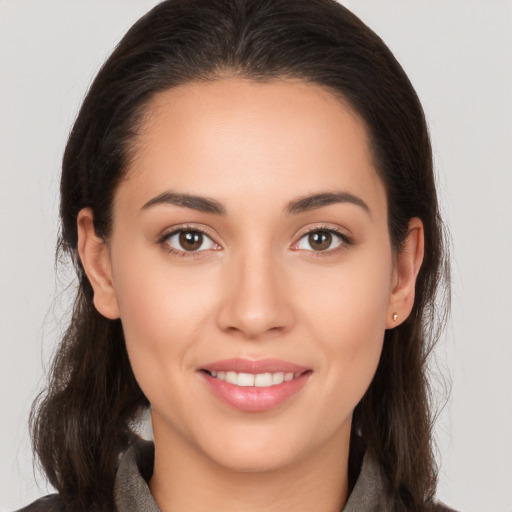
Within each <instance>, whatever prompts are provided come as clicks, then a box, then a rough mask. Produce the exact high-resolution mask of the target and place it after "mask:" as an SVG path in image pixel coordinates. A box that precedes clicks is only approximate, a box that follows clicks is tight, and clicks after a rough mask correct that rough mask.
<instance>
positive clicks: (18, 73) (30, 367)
mask: <svg viewBox="0 0 512 512" xmlns="http://www.w3.org/2000/svg"><path fill="white" fill-rule="evenodd" d="M156 3H157V2H156V1H155V0H151V1H150V0H88V1H87V2H86V1H85V0H82V1H78V0H45V1H44V2H42V1H41V0H0V240H1V242H0V326H1V330H0V351H1V352H0V407H1V414H2V416H1V423H0V424H1V434H2V435H1V436H0V510H12V509H15V508H17V507H20V506H21V505H23V504H26V503H28V502H29V501H30V500H32V499H35V498H36V497H38V496H40V495H42V494H44V493H45V492H46V491H47V489H46V487H45V485H44V480H43V479H42V478H39V482H40V485H39V486H38V485H36V483H35V479H34V473H33V471H32V456H31V453H30V443H29V439H28V434H27V418H28V413H29V408H30V404H31V401H32V399H33V398H34V396H35V394H36V392H37V390H38V389H39V388H40V386H41V385H42V382H43V380H42V379H43V373H44V367H45V365H47V361H48V358H49V355H50V354H51V352H52V349H53V347H54V343H55V340H56V339H57V338H58V335H59V332H60V331H61V329H62V327H63V325H64V324H65V321H63V320H62V316H63V315H64V314H65V312H66V310H67V308H68V305H69V297H70V293H69V291H67V292H66V289H65V287H66V285H67V283H68V280H69V275H68V274H67V273H66V272H65V271H62V272H61V273H60V274H59V276H56V275H55V271H54V245H55V240H56V235H57V211H58V179H59V178H58V175H59V166H60V159H61V155H62V151H63V148H64V144H65V141H66V136H67V133H68V130H69V129H70V126H71V123H72V121H73V119H74V116H75V114H76V112H77V108H78V105H79V103H80V100H81V99H82V98H83V96H84V94H85V91H86V89H87V87H88V85H89V83H90V81H91V79H92V77H93V76H94V74H95V72H96V71H97V70H98V68H99V66H100V65H101V63H102V62H103V60H104V59H105V58H106V56H107V55H108V54H109V52H110V51H111V50H112V49H113V47H114V45H115V44H116V42H117V41H118V40H119V39H120V38H121V37H122V35H123V34H124V32H125V31H126V30H127V29H128V28H129V26H130V25H131V24H132V23H133V22H134V21H135V20H136V19H137V18H138V17H139V16H140V15H141V14H143V13H144V12H146V11H147V10H148V9H149V8H150V7H152V6H153V5H155V4H156ZM344 3H345V5H347V7H349V8H351V9H352V10H353V11H354V12H355V13H356V14H358V15H359V16H360V17H361V18H362V19H363V20H364V21H365V22H366V23H367V24H369V25H370V26H371V27H372V28H373V29H375V30H376V31H377V32H378V33H379V34H380V35H381V36H382V38H383V39H384V40H385V41H386V43H387V44H388V45H389V46H390V48H391V49H392V50H393V51H394V52H395V55H396V56H397V58H398V59H399V61H400V62H401V63H402V65H403V66H404V68H405V70H406V71H407V73H408V74H409V76H410V78H411V81H412V82H413V84H414V85H415V87H416V89H417V91H418V94H419V96H420V98H421V99H422V101H423V104H424V107H425V110H426V113H427V117H428V121H429V124H430V128H431V133H432V139H433V146H434V152H435V162H436V169H437V172H438V175H439V176H438V181H439V191H440V199H441V203H442V206H443V211H444V214H445V217H446V221H447V224H448V226H449V228H450V231H451V235H452V254H453V311H452V318H451V321H450V323H449V325H448V328H447V331H446V334H445V336H444V337H443V339H442V340H441V343H440V345H439V347H438V349H437V352H436V355H437V362H438V364H437V371H438V372H441V373H443V374H449V375H450V378H449V380H448V381H447V387H450V385H451V398H450V400H449V401H448V403H447V405H446V407H445V408H444V409H443V410H442V412H441V414H440V417H439V420H438V422H437V426H436V437H437V441H438V452H439V455H440V457H439V461H440V465H441V471H440V485H439V493H438V494H439V497H440V498H441V499H443V500H444V501H446V502H447V503H448V504H450V505H451V506H452V507H454V508H457V509H460V510H461V511H464V512H478V511H493V512H511V511H512V441H511V439H510V437H511V434H512V397H511V396H512V370H511V368H512V271H511V266H512V201H511V200H510V190H511V189H512V177H511V174H512V150H511V148H512V92H511V91H512V71H511V69H512V68H511V62H512V3H511V2H510V1H507V0H479V1H476V0H446V1H441V0H422V1H420V0H401V1H400V0H352V1H346V2H344ZM450 383H451V384H450ZM442 387H443V386H442V385H437V388H438V389H439V390H440V391H442Z"/></svg>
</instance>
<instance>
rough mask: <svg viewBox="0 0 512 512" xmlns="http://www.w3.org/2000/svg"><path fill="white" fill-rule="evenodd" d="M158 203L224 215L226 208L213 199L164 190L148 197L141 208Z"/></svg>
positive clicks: (144, 208)
mask: <svg viewBox="0 0 512 512" xmlns="http://www.w3.org/2000/svg"><path fill="white" fill-rule="evenodd" d="M160 204H174V205H176V206H182V207H184V208H191V209H192V210H197V211H200V212H204V213H213V214H215V215H225V214H226V209H225V208H224V206H222V205H221V204H220V203H219V202H218V201H216V200H215V199H210V198H208V197H203V196H194V195H190V194H178V193H176V192H164V193H163V194H160V195H158V196H156V197H154V198H153V199H150V200H149V201H148V202H147V203H146V204H145V205H144V206H143V207H142V209H143V210H146V209H147V208H151V207H152V206H156V205H160Z"/></svg>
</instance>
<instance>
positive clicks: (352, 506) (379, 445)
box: [27, 0, 446, 512]
mask: <svg viewBox="0 0 512 512" xmlns="http://www.w3.org/2000/svg"><path fill="white" fill-rule="evenodd" d="M61 219H62V247H63V249H64V250H66V251H68V252H69V253H70V254H71V256H72V258H73V259H74V261H75V264H76V268H77V271H78V275H79V279H80V288H79V291H78V295H77V300H76V303H75V309H74V312H73V317H72V320H71V323H70V326H69V328H68V330H67V332H66V334H65V336H64V339H63V340H62V344H61V347H60V350H59V352H58V353H57V355H56V358H55V361H54V367H53V371H52V376H51V381H50V385H49V388H48V390H47V391H46V393H45V394H44V395H42V397H41V400H40V401H39V402H38V404H36V407H35V409H34V413H33V416H32V426H33V439H34V446H35V450H36V452H37V454H38V455H39V458H40V460H41V462H42V464H43V467H44V468H45V471H46V474H47V476H48V478H49V480H50V482H51V483H52V484H53V485H54V486H55V488H56V489H57V491H58V495H54V496H51V497H49V498H46V499H43V500H39V501H38V502H36V503H34V504H33V505H31V506H29V507H28V509H27V510H114V509H117V510H119V511H129V510H134V511H135V510H137V511H138V510H158V508H159V509H160V510H162V511H163V512H166V511H173V510H203V509H205V508H206V507H208V508H210V509H214V510H217V509H219V510H220V509H222V510H231V509H233V510H235V509H236V510H255V509H258V510H290V509H292V508H293V509H294V510H316V511H334V510H345V511H351V510H361V511H364V510H396V511H401V510H404V511H405V510H408V511H410V510H442V508H441V507H439V506H438V505H435V503H434V493H435V484H436V472H435V465H434V461H433V457H432V452H431V439H430V432H431V415H430V412H429V403H428V390H427V380H426V374H425V364H426V356H427V355H428V353H429V351H430V349H431V347H432V344H433V343H434V341H435V339H436V335H437V332H436V329H435V328H434V325H436V324H435V319H436V314H435V313H436V312H435V308H434V299H435V294H436V291H437V288H438V285H439V283H440V281H442V279H443V276H444V275H445V274H444V272H445V271H446V262H445V260H444V256H443V239H442V225H441V220H440V217H439V214H438V207H437V199H436V191H435V183H434V178H433V173H432V159H431V149H430V143H429V138H428V133H427V128H426V124H425V120H424V116H423V112H422V109H421V105H420V103H419V101H418V98H417V96H416V94H415V92H414V89H413V88H412V86H411V84H410V82H409V81H408V79H407V77H406V76H405V74H404V72H403V70H402V69H401V67H400V65H399V64H398V63H397V62H396V60H395V59H394V57H393V56H392V54H391V53H390V51H389V50H388V49H387V47H386V46H385V45H384V43H383V42H382V41H381V40H380V39H379V38H378V37H377V36H376V35H375V34H374V33H373V32H372V31H371V30H370V29H369V28H368V27H366V26H365V25H364V24H363V23H362V22H361V21H360V20H358V19H357V18H356V17H355V16H354V15H352V14H351V13H350V12H349V11H347V10H346V9H345V8H343V7H342V6H340V5H339V4H337V3H336V2H334V1H331V0H272V1H268V0H267V1H263V0H246V1H241V0H240V1H239V0H237V1H232V0H230V1H226V0H169V1H165V2H162V3H161V4H159V5H158V6H157V7H155V8H154V9H153V10H152V11H150V12H149V13H148V14H147V15H146V16H144V17H143V18H142V19H141V20H139V21H138V22H137V23H136V24H135V25H134V26H133V27H132V29H130V31H129V32H128V33H127V35H126V36H125V37H124V39H123V40H122V41H121V43H120V44H119V46H118V47H117V49H116V50H115V51H114V52H113V54H112V55H111V57H110V58H109V59H108V60H107V62H106V63H105V65H104V66H103V68H102V69H101V71H100V72H99V74H98V76H97V77H96V79H95V81H94V83H93V84H92V86H91V89H90V91H89V93H88V95H87V97H86V99H85V101H84V103H83V105H82V108H81V110H80V113H79V115H78V118H77V120H76V122H75V125H74V127H73V129H72V132H71V135H70V138H69V141H68V145H67V147H66V151H65V155H64V161H63V172H62V181H61ZM148 406H150V407H151V417H152V424H153V431H154V445H153V444H152V443H150V444H147V443H143V442H141V441H140V440H139V439H138V438H137V437H136V436H135V434H134V427H135V425H136V422H137V420H138V418H140V415H141V414H142V413H143V411H144V410H145V409H146V408H147V407H148Z"/></svg>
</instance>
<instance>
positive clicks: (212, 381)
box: [201, 372, 311, 412]
mask: <svg viewBox="0 0 512 512" xmlns="http://www.w3.org/2000/svg"><path fill="white" fill-rule="evenodd" d="M201 373H202V376H203V377H204V379H205V381H206V383H207V385H208V387H209V388H210V389H211V390H212V391H213V393H214V394H215V395H217V396H218V397H219V398H220V399H221V400H222V401H223V402H224V403H226V404H228V405H230V406H231V407H234V408H235V409H238V410H240V411H246V412H264V411H268V410H270V409H274V408H276V407H278V406H280V405H281V404H283V403H284V402H286V401H287V400H288V399H289V398H291V397H292V396H293V395H295V394H296V393H297V392H298V391H300V390H301V389H302V388H303V387H304V385H305V384H306V382H307V381H308V379H309V376H310V375H311V372H304V373H302V374H301V375H299V376H298V377H296V378H294V379H292V380H289V381H288V382H283V383H282V384H276V385H274V386H268V387H264V388H258V387H255V386H247V387H243V386H235V385H234V384H230V383H229V382H226V381H225V380H221V379H217V378H215V377H212V376H211V375H210V374H208V373H204V372H201Z"/></svg>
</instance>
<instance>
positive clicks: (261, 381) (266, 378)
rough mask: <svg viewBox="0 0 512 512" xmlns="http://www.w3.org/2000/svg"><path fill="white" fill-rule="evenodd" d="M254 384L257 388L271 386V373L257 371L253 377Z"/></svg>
mask: <svg viewBox="0 0 512 512" xmlns="http://www.w3.org/2000/svg"><path fill="white" fill-rule="evenodd" d="M254 385H255V386H256V387H257V388H266V387H268V386H272V374H271V373H258V374H257V375H256V377H255V378H254Z"/></svg>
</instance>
